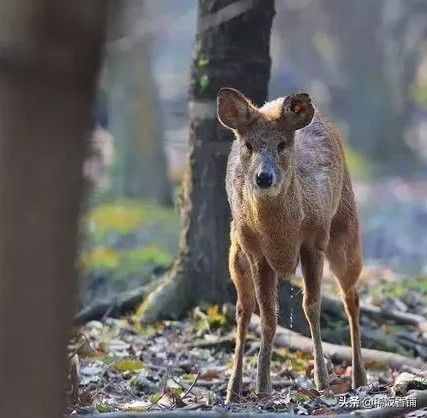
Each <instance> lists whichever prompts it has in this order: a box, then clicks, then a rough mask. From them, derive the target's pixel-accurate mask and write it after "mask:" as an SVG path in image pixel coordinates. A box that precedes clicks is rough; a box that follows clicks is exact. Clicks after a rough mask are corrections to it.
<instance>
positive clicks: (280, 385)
mask: <svg viewBox="0 0 427 418" xmlns="http://www.w3.org/2000/svg"><path fill="white" fill-rule="evenodd" d="M330 286H331V289H330V291H333V285H332V284H330ZM377 288H378V290H379V291H378V292H374V296H372V295H371V294H370V293H368V292H365V294H364V295H363V299H364V300H366V299H369V300H372V298H374V299H375V301H376V303H380V304H384V303H393V300H395V298H394V297H393V293H388V291H387V280H386V283H385V284H384V283H383V284H381V283H378V284H377ZM326 289H328V288H327V287H326ZM391 289H392V291H393V292H395V291H396V289H395V286H393V287H391ZM400 292H401V293H400V295H399V300H400V302H399V308H400V309H403V310H405V309H408V306H409V303H410V301H411V298H415V299H416V300H417V303H418V305H417V306H418V308H417V309H416V310H417V311H418V312H419V313H423V314H424V313H425V309H426V306H427V304H425V299H424V298H421V299H420V298H419V296H420V291H419V290H414V289H407V291H406V293H405V294H403V293H402V292H403V291H402V290H401V291H400ZM381 298H382V299H381ZM408 298H409V299H408ZM422 302H423V303H422ZM405 304H406V308H405ZM395 308H396V307H395ZM410 309H411V311H413V307H411V308H410ZM400 329H401V330H402V329H403V328H402V327H401V328H400ZM414 332H415V331H414V330H413V329H411V327H409V326H408V327H406V333H412V334H414ZM419 337H420V341H421V340H422V339H424V338H425V337H426V336H425V335H422V336H421V335H420V334H419ZM233 345H234V313H233V309H232V307H231V306H227V305H225V306H223V307H218V306H210V307H204V308H196V309H195V310H194V311H193V312H192V313H191V314H190V315H189V316H188V317H187V318H186V319H184V320H182V321H164V322H159V323H156V324H152V325H141V324H139V322H138V321H137V319H136V316H128V317H125V318H121V319H113V318H107V317H106V318H103V319H102V320H100V321H91V322H89V323H87V324H86V325H84V326H81V327H79V328H78V329H76V334H75V339H74V341H73V343H72V344H71V346H70V359H71V372H70V387H69V393H70V404H69V412H70V413H72V412H73V413H80V414H83V413H90V412H92V413H103V412H114V411H139V412H147V411H156V410H162V411H165V410H166V411H167V410H173V409H182V410H199V411H207V410H218V409H219V410H222V411H224V410H227V411H232V412H238V411H244V412H272V411H273V412H288V413H295V414H298V415H307V414H311V415H318V414H323V415H330V414H331V415H332V414H337V413H343V412H348V411H354V410H355V409H363V408H372V407H375V406H382V405H390V402H394V403H396V402H403V398H402V396H404V395H406V394H407V390H409V389H427V369H424V370H414V369H413V368H409V367H406V366H404V365H403V366H402V367H401V368H400V369H392V368H390V367H388V366H384V365H381V364H369V365H368V380H369V386H367V387H363V388H360V389H358V390H351V382H350V376H351V366H350V364H348V363H346V362H337V361H334V362H332V361H331V360H330V359H328V368H329V372H330V383H331V384H330V390H329V391H327V392H322V393H320V392H318V391H317V390H315V389H314V386H313V381H312V371H313V360H312V356H311V355H310V354H307V353H303V352H299V351H292V350H289V349H288V348H281V347H275V349H274V352H273V361H272V381H273V389H274V390H273V395H272V396H268V397H258V396H257V395H256V394H255V392H254V388H255V377H256V364H257V360H256V359H257V351H258V348H259V338H258V337H257V336H256V335H255V334H253V333H250V334H249V337H248V343H247V348H246V357H245V358H246V361H245V368H244V390H243V394H242V398H241V400H240V402H237V403H235V404H232V405H228V406H225V405H224V399H225V393H226V384H227V380H228V377H229V373H230V368H231V362H232V352H233ZM406 416H408V417H416V416H418V417H421V416H427V410H423V411H417V412H413V413H411V414H408V415H406Z"/></svg>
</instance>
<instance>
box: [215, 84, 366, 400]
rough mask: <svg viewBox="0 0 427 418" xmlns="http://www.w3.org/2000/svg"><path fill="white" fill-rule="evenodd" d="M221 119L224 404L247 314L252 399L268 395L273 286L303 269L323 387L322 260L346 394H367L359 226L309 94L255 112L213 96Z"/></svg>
mask: <svg viewBox="0 0 427 418" xmlns="http://www.w3.org/2000/svg"><path fill="white" fill-rule="evenodd" d="M218 119H219V121H220V122H221V124H222V125H224V126H225V127H226V128H228V129H231V130H232V131H233V133H234V135H235V137H236V140H235V141H234V142H233V146H232V149H231V153H230V156H229V159H228V166H227V176H226V188H227V194H228V199H229V203H230V206H231V212H232V222H231V248H230V257H229V268H230V274H231V279H232V281H233V282H234V285H235V287H236V290H237V305H236V320H237V335H236V347H235V354H234V365H233V370H232V374H231V378H230V382H229V385H228V391H227V401H232V400H234V399H236V397H238V395H239V393H240V390H241V384H242V365H243V353H244V344H245V338H246V333H247V328H248V324H249V321H250V318H251V315H252V313H253V312H254V311H255V310H256V309H257V308H258V310H259V313H260V317H261V329H262V336H261V347H260V351H259V356H258V370H257V381H256V390H257V392H258V393H270V392H271V380H270V360H271V350H272V341H273V337H274V334H275V332H276V325H277V316H278V278H279V277H286V276H289V275H291V274H293V273H294V272H295V270H296V268H297V265H298V263H299V261H301V266H302V271H303V276H304V298H303V309H304V312H305V315H306V318H307V321H308V323H309V326H310V331H311V336H312V340H313V354H314V363H315V366H314V379H315V383H316V387H317V388H318V389H325V388H327V387H328V375H327V370H326V366H325V361H324V357H323V352H322V341H321V336H320V298H321V295H320V287H321V280H322V271H323V263H324V259H325V257H326V258H327V259H328V260H329V263H330V266H331V269H332V271H333V272H334V274H335V276H336V277H337V280H338V283H339V285H340V289H341V291H342V297H343V302H344V305H345V310H346V313H347V316H348V321H349V325H350V334H351V344H352V369H353V371H352V373H353V374H352V385H353V387H358V386H363V385H365V384H366V373H365V369H364V366H363V363H362V357H361V345H360V328H359V296H358V292H357V290H356V282H357V280H358V277H359V274H360V271H361V267H362V255H361V243H360V237H359V222H358V215H357V211H356V205H355V200H354V195H353V190H352V185H351V180H350V176H349V173H348V170H347V167H346V163H345V159H344V151H343V145H342V140H341V137H340V133H339V132H338V130H337V129H336V128H335V127H334V125H332V124H330V123H329V122H328V121H327V120H326V119H325V118H324V117H323V116H322V115H321V114H320V113H319V111H318V110H317V109H316V108H315V107H314V106H313V104H312V102H311V99H310V97H309V95H308V94H305V93H301V94H295V95H292V96H288V97H285V98H279V99H277V100H274V101H272V102H269V103H266V104H265V105H264V106H262V107H261V108H257V107H256V106H254V105H253V104H252V103H251V102H250V101H249V100H248V99H247V98H246V97H245V96H244V95H243V94H242V93H240V92H239V91H237V90H234V89H231V88H223V89H221V90H220V91H219V93H218Z"/></svg>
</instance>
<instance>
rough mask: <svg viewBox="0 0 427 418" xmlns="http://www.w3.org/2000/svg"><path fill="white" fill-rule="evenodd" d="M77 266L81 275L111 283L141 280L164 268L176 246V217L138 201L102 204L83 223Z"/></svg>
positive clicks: (167, 264)
mask: <svg viewBox="0 0 427 418" xmlns="http://www.w3.org/2000/svg"><path fill="white" fill-rule="evenodd" d="M84 226H85V228H86V231H87V240H86V245H85V248H84V250H83V252H82V255H81V266H82V268H83V272H84V273H85V274H90V273H102V274H104V275H107V276H108V277H110V278H111V279H114V280H123V279H126V278H129V277H139V276H141V277H144V276H146V275H147V274H150V273H151V272H152V271H153V269H154V268H156V267H162V268H166V267H168V266H169V265H170V264H171V262H172V260H173V257H174V255H175V254H176V251H177V246H178V235H179V217H178V214H177V213H176V211H175V210H174V209H170V208H164V207H162V206H159V205H157V204H154V203H151V202H147V201H141V200H120V201H116V202H110V203H102V204H99V205H97V206H96V207H94V208H93V209H91V210H90V211H89V212H88V213H87V215H86V217H85V219H84Z"/></svg>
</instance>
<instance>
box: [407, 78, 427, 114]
mask: <svg viewBox="0 0 427 418" xmlns="http://www.w3.org/2000/svg"><path fill="white" fill-rule="evenodd" d="M409 94H410V96H411V97H412V99H413V100H414V101H415V103H416V104H417V105H418V106H421V107H423V108H425V109H427V85H416V84H414V85H412V86H411V87H410V89H409Z"/></svg>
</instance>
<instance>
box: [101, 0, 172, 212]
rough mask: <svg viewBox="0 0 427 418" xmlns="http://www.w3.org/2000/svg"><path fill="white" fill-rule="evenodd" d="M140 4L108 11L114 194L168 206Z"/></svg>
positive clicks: (124, 2) (124, 0) (121, 3)
mask: <svg viewBox="0 0 427 418" xmlns="http://www.w3.org/2000/svg"><path fill="white" fill-rule="evenodd" d="M146 13H147V12H146V8H145V5H144V2H143V1H135V0H117V1H114V2H113V7H112V8H111V22H112V27H111V33H110V35H109V38H110V42H109V48H108V55H107V66H106V77H105V78H106V82H107V84H108V86H109V88H108V90H109V93H110V101H109V102H110V109H109V114H110V120H111V124H110V128H111V132H112V134H113V137H114V141H115V149H116V153H117V156H116V166H115V171H116V173H115V175H114V176H113V184H112V187H113V194H114V195H115V196H122V197H136V198H141V197H144V198H148V199H152V200H154V201H156V202H158V203H161V204H171V203H172V191H171V186H170V184H169V179H168V175H167V162H166V155H165V150H164V148H163V146H164V138H163V134H164V132H163V124H162V115H161V114H160V109H159V103H158V101H159V93H158V89H157V86H156V84H155V81H154V78H153V75H152V68H151V59H150V55H151V51H150V44H151V41H150V36H149V32H148V31H143V30H142V27H143V19H144V18H145V19H146V21H148V20H149V19H148V18H147V16H146Z"/></svg>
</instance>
